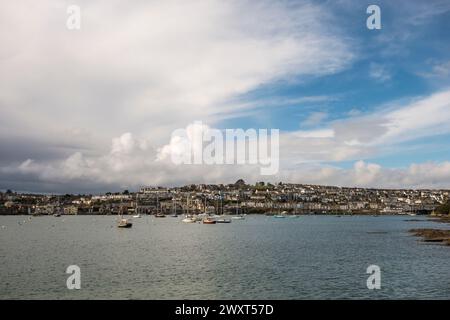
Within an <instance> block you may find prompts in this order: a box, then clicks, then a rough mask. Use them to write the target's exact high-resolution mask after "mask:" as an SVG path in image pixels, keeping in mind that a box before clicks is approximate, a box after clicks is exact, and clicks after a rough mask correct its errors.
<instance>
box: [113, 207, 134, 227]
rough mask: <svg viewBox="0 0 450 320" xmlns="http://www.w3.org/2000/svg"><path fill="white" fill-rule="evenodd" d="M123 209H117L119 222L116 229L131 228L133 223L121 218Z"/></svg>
mask: <svg viewBox="0 0 450 320" xmlns="http://www.w3.org/2000/svg"><path fill="white" fill-rule="evenodd" d="M122 212H123V209H122V208H121V209H119V221H118V222H117V227H118V228H131V227H132V226H133V223H131V221H130V220H129V219H125V218H124V217H123V214H122Z"/></svg>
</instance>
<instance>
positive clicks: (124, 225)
mask: <svg viewBox="0 0 450 320" xmlns="http://www.w3.org/2000/svg"><path fill="white" fill-rule="evenodd" d="M132 226H133V223H131V222H130V221H129V220H128V219H120V220H119V223H118V224H117V227H118V228H131V227H132Z"/></svg>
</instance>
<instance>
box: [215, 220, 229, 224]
mask: <svg viewBox="0 0 450 320" xmlns="http://www.w3.org/2000/svg"><path fill="white" fill-rule="evenodd" d="M216 222H217V223H231V220H230V219H217V220H216Z"/></svg>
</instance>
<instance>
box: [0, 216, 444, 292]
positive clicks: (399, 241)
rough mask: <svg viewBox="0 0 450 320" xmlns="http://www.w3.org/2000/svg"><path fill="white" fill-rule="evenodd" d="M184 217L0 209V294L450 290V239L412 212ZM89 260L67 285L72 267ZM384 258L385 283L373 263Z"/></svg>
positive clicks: (82, 264) (434, 225)
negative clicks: (75, 283) (375, 280)
mask: <svg viewBox="0 0 450 320" xmlns="http://www.w3.org/2000/svg"><path fill="white" fill-rule="evenodd" d="M181 219H182V218H181V217H180V218H169V217H167V218H164V219H157V218H156V219H155V218H153V217H147V216H144V217H142V218H141V219H134V225H133V228H131V229H118V228H116V226H115V217H113V216H74V217H67V216H63V217H33V218H32V219H29V218H28V217H24V216H22V217H12V216H9V217H0V225H2V226H4V227H3V228H1V229H0V240H1V242H0V243H1V246H0V259H1V261H2V267H1V269H0V277H1V282H0V298H2V299H10V298H19V299H21V298H22V299H25V298H26V299H310V298H312V299H349V298H356V299H361V298H362V299H372V298H376V299H386V298H388V299H394V298H400V299H403V298H417V299H430V298H437V299H449V298H450V268H449V267H448V266H449V263H450V249H449V248H448V247H444V246H439V245H428V244H424V243H421V242H419V241H418V239H417V238H415V237H413V236H411V235H410V234H408V232H407V231H408V229H410V228H421V227H430V226H432V227H436V228H442V227H445V225H442V224H437V223H435V222H430V221H427V220H425V218H419V220H421V221H415V222H413V221H405V220H407V218H405V217H400V216H395V217H392V216H391V217H371V216H369V217H363V216H342V217H341V218H338V217H334V216H302V217H300V218H298V219H289V218H286V219H274V218H272V217H266V216H248V217H247V219H246V220H242V221H233V222H232V223H230V224H216V225H202V224H185V223H182V222H181ZM73 264H75V265H78V266H80V268H81V290H68V289H67V288H66V279H67V277H68V276H69V275H67V274H66V273H65V271H66V268H67V266H69V265H73ZM371 264H376V265H379V266H380V267H381V270H382V280H381V285H382V288H381V290H375V291H374V290H368V289H367V287H366V279H367V277H368V276H369V275H368V274H366V268H367V267H368V266H369V265H371Z"/></svg>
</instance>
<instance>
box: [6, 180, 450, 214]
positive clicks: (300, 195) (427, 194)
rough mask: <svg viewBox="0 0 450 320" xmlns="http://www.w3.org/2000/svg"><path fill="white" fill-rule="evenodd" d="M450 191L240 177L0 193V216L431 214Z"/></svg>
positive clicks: (446, 197) (444, 200)
mask: <svg viewBox="0 0 450 320" xmlns="http://www.w3.org/2000/svg"><path fill="white" fill-rule="evenodd" d="M449 193H450V190H406V189H404V190H393V189H365V188H345V187H333V186H318V185H303V184H288V183H281V182H280V183H278V184H270V183H264V182H258V183H256V184H254V185H249V184H246V183H245V182H244V181H243V180H238V181H237V182H236V183H234V184H228V185H222V184H219V185H217V184H199V185H187V186H183V187H174V188H165V187H142V188H141V189H140V190H139V191H137V192H131V191H128V190H125V191H123V192H116V193H111V192H108V193H105V194H102V195H74V194H64V195H61V194H59V195H56V194H29V193H17V192H13V191H11V190H7V191H6V192H1V193H0V214H1V215H26V214H30V215H52V214H64V215H97V214H98V215H109V214H118V213H119V211H121V212H122V213H123V212H126V213H128V214H151V215H155V214H158V213H161V214H168V213H172V214H174V213H175V214H183V213H184V214H186V213H190V214H196V213H207V214H219V215H220V214H266V215H270V214H280V213H283V214H377V215H378V214H379V215H383V214H430V213H432V212H433V210H434V209H435V208H436V207H438V206H439V205H441V204H442V203H445V202H446V201H447V200H448V199H449Z"/></svg>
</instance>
